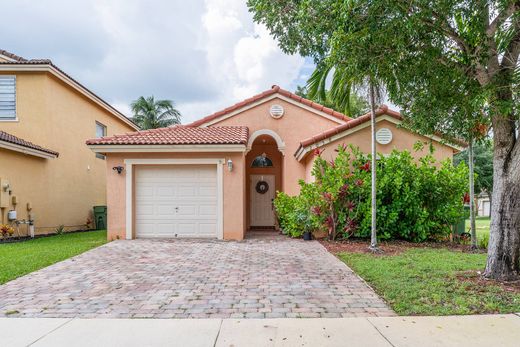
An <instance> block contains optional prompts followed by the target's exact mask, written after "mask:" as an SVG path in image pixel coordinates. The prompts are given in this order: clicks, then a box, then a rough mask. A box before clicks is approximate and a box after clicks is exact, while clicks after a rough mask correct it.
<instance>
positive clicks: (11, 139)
mask: <svg viewBox="0 0 520 347" xmlns="http://www.w3.org/2000/svg"><path fill="white" fill-rule="evenodd" d="M0 142H8V143H12V144H14V145H18V146H22V147H26V148H30V149H34V150H37V151H40V152H45V153H47V154H51V155H55V156H56V157H57V156H59V153H58V152H56V151H53V150H50V149H47V148H44V147H41V146H38V145H35V144H34V143H32V142H29V141H26V140H24V139H21V138H19V137H17V136H14V135H11V134H8V133H6V132H5V131H1V130H0Z"/></svg>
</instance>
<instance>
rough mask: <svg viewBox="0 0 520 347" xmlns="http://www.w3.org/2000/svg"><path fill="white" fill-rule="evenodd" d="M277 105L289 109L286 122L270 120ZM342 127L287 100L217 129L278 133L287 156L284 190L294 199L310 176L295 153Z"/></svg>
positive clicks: (241, 115)
mask: <svg viewBox="0 0 520 347" xmlns="http://www.w3.org/2000/svg"><path fill="white" fill-rule="evenodd" d="M273 104H278V105H281V106H283V108H284V109H285V113H284V115H283V117H282V118H280V119H275V118H273V117H271V116H270V114H269V108H270V107H271V105H273ZM338 124H339V123H337V122H334V121H332V120H329V119H326V118H324V117H321V116H319V115H316V114H315V113H312V112H311V111H307V110H305V109H303V108H301V107H298V106H295V105H293V104H291V103H288V102H286V101H285V100H282V99H279V98H275V99H273V100H269V101H266V102H264V103H262V104H260V105H258V106H256V107H253V108H250V109H248V110H246V111H244V112H242V113H239V114H237V115H235V116H233V117H231V118H227V119H224V120H222V121H220V122H218V123H217V124H215V125H218V126H222V125H246V126H248V127H249V133H250V135H251V134H253V133H254V132H255V131H257V130H261V129H269V130H272V131H274V132H276V133H277V134H278V135H279V136H280V137H281V138H282V140H283V141H284V143H285V146H286V147H285V151H284V156H283V172H282V190H283V191H284V192H286V193H288V194H291V195H294V194H298V192H299V191H300V187H299V185H298V180H299V179H301V178H304V177H305V174H306V172H305V165H304V164H302V163H299V162H298V161H297V160H296V159H295V158H294V152H295V151H296V150H297V149H298V147H299V145H300V141H302V140H304V139H307V138H309V137H311V136H314V135H316V134H317V133H320V132H322V131H325V130H327V129H330V128H331V127H333V126H336V125H338Z"/></svg>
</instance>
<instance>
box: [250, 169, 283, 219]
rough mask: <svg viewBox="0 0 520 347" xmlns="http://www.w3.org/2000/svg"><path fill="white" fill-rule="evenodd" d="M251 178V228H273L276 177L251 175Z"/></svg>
mask: <svg viewBox="0 0 520 347" xmlns="http://www.w3.org/2000/svg"><path fill="white" fill-rule="evenodd" d="M249 177H250V187H251V188H250V191H251V195H250V200H251V204H250V206H251V212H250V216H251V226H252V227H273V226H274V210H273V209H274V207H273V199H274V195H275V191H276V189H275V180H274V175H251V176H249Z"/></svg>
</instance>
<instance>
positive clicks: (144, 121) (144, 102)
mask: <svg viewBox="0 0 520 347" xmlns="http://www.w3.org/2000/svg"><path fill="white" fill-rule="evenodd" d="M130 107H131V108H132V112H133V118H132V119H133V121H134V122H135V123H136V124H137V125H139V127H140V128H141V129H157V128H164V127H167V126H170V125H174V124H179V123H180V122H181V113H180V112H179V111H178V110H177V109H176V108H175V107H174V104H173V101H171V100H155V98H154V97H153V96H149V97H147V98H145V97H143V96H141V97H139V99H137V100H135V101H134V102H132V104H131V105H130Z"/></svg>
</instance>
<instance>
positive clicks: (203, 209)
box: [199, 205, 217, 217]
mask: <svg viewBox="0 0 520 347" xmlns="http://www.w3.org/2000/svg"><path fill="white" fill-rule="evenodd" d="M199 215H200V216H204V217H217V206H216V205H199Z"/></svg>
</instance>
